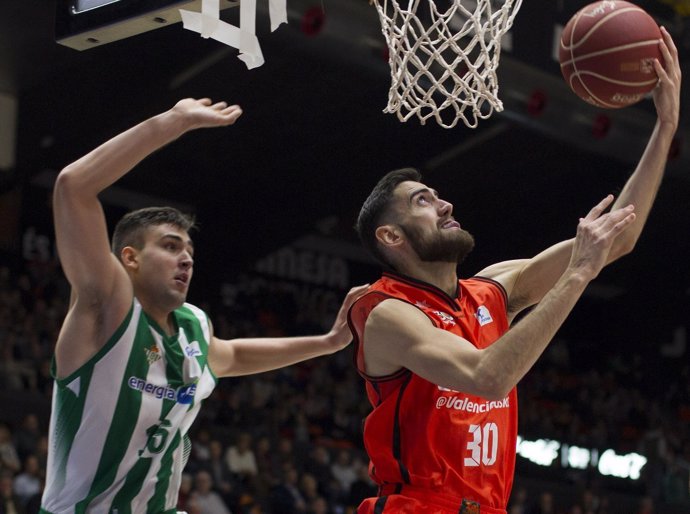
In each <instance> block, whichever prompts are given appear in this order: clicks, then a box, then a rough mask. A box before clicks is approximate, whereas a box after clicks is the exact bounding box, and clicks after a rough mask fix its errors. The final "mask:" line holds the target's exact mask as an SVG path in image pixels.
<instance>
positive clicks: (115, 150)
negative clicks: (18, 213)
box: [53, 99, 242, 294]
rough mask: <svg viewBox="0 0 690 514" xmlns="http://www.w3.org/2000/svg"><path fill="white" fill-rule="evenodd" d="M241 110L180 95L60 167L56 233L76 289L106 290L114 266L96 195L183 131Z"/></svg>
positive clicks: (228, 120)
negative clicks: (160, 110)
mask: <svg viewBox="0 0 690 514" xmlns="http://www.w3.org/2000/svg"><path fill="white" fill-rule="evenodd" d="M241 113H242V111H241V110H240V108H239V107H238V106H230V107H228V106H227V104H225V103H224V102H220V103H217V104H211V101H210V100H208V99H203V100H193V99H185V100H181V101H180V102H178V103H177V105H175V107H173V108H172V109H171V110H169V111H166V112H164V113H162V114H159V115H158V116H154V117H152V118H150V119H148V120H146V121H144V122H142V123H140V124H138V125H136V126H135V127H132V128H131V129H129V130H127V131H125V132H123V133H121V134H119V135H118V136H115V137H114V138H112V139H110V140H109V141H107V142H106V143H104V144H103V145H101V146H99V147H98V148H96V149H95V150H93V151H92V152H90V153H88V154H87V155H85V156H84V157H82V158H80V159H79V160H77V161H76V162H74V163H72V164H70V165H69V166H67V167H66V168H65V169H63V170H62V172H61V173H60V174H59V175H58V179H57V182H56V184H55V190H54V205H53V210H54V221H55V229H56V238H57V244H58V251H59V253H60V257H61V263H62V266H63V269H64V272H65V274H66V276H67V279H68V280H69V282H70V284H71V285H72V287H73V288H75V289H76V290H77V292H79V291H80V290H82V289H86V288H88V289H90V290H93V291H94V292H95V293H97V294H102V293H106V292H107V291H108V290H109V289H110V288H111V287H112V285H113V284H112V280H113V273H115V271H116V266H115V265H116V261H115V260H113V259H112V257H111V255H110V249H109V244H108V235H107V229H106V225H105V219H104V216H103V212H102V209H101V207H100V204H99V201H98V198H97V195H98V194H99V193H100V192H101V191H103V190H104V189H105V188H107V187H108V186H110V185H111V184H113V183H114V182H115V181H117V180H118V179H119V178H121V177H122V176H123V175H125V174H126V173H127V172H129V171H130V170H131V169H132V168H133V167H134V166H135V165H136V164H137V163H139V162H140V161H141V160H142V159H144V158H145V157H147V156H148V155H150V154H151V153H153V152H154V151H156V150H158V149H159V148H161V147H163V146H164V145H166V144H167V143H169V142H171V141H173V140H175V139H177V138H178V137H179V136H181V135H182V134H184V133H185V132H187V131H189V130H192V129H195V128H200V127H213V126H222V125H230V124H232V123H234V122H235V121H236V120H237V118H238V117H239V116H240V114H241Z"/></svg>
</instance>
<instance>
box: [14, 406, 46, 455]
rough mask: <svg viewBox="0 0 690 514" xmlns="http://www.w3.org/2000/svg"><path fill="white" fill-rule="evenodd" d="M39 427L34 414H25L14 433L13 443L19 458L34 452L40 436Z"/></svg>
mask: <svg viewBox="0 0 690 514" xmlns="http://www.w3.org/2000/svg"><path fill="white" fill-rule="evenodd" d="M41 434H42V433H41V427H40V424H39V422H38V416H36V414H27V415H26V416H24V419H23V420H22V423H21V425H20V427H19V430H17V433H16V434H14V445H15V448H16V449H17V455H18V456H19V459H20V460H21V461H23V460H24V459H25V458H26V457H27V456H28V455H30V454H35V453H36V449H37V446H38V441H39V439H40V438H41Z"/></svg>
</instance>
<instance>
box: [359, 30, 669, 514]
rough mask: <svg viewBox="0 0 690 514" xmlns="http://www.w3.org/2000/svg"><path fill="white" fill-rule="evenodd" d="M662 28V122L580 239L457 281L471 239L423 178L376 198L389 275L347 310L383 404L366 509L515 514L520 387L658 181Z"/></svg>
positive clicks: (372, 225) (364, 219)
mask: <svg viewBox="0 0 690 514" xmlns="http://www.w3.org/2000/svg"><path fill="white" fill-rule="evenodd" d="M662 33H663V41H662V42H660V46H661V49H662V54H663V56H664V60H665V63H666V65H665V68H664V67H662V66H661V65H660V63H659V62H655V68H656V72H657V74H658V76H659V87H657V88H656V90H655V91H654V95H653V96H654V104H655V107H656V111H657V117H658V118H657V122H656V125H655V127H654V131H653V133H652V135H651V138H650V140H649V142H648V144H647V147H646V149H645V152H644V154H643V156H642V158H641V160H640V162H639V164H638V166H637V168H636V170H635V171H634V172H633V174H632V175H631V177H630V178H629V179H628V182H627V184H626V185H625V187H624V189H623V191H622V193H621V194H620V196H619V197H618V199H617V200H616V201H615V202H614V201H613V200H614V199H613V197H612V196H610V195H609V196H607V197H606V198H604V199H603V200H602V201H601V202H600V203H599V204H597V205H596V206H594V207H593V208H592V210H591V211H590V212H589V213H588V214H587V215H586V216H584V217H583V218H581V219H580V221H579V224H578V226H577V232H576V236H575V237H574V238H573V239H570V240H567V241H562V242H560V243H558V244H556V245H554V246H551V247H550V248H547V249H546V250H544V251H543V252H541V253H539V254H538V255H536V256H535V257H533V258H531V259H524V260H513V261H507V262H502V263H498V264H495V265H493V266H489V267H487V268H485V269H484V270H482V271H481V272H480V273H478V274H477V276H475V277H473V278H470V279H468V280H458V276H457V265H458V263H459V262H461V261H462V259H463V257H464V256H465V255H467V253H468V252H469V251H470V250H471V249H472V247H473V245H474V241H473V238H472V236H471V235H470V234H469V233H468V232H467V231H465V230H464V229H463V228H462V227H461V226H460V224H459V223H458V222H457V221H456V220H455V218H454V217H453V206H452V205H451V204H450V203H448V202H447V201H444V200H442V199H441V198H439V196H438V194H437V192H436V191H434V190H433V189H430V188H429V187H427V186H426V185H425V184H423V183H421V182H420V180H421V176H420V175H419V174H418V172H417V171H416V170H412V169H403V170H397V171H394V172H391V173H389V174H388V175H386V176H385V177H384V178H383V179H382V180H381V181H380V182H379V183H378V184H377V185H376V187H375V188H374V190H373V191H372V193H371V195H370V196H369V198H368V199H367V200H366V201H365V203H364V205H363V207H362V209H361V211H360V214H359V218H358V220H357V229H358V232H359V234H360V237H361V239H362V242H363V244H364V246H365V247H366V248H367V249H368V250H370V251H371V252H372V253H373V254H374V256H375V257H377V259H378V260H379V261H381V263H383V264H384V265H385V266H386V267H387V268H389V269H390V270H391V271H388V272H385V273H384V274H383V277H382V278H381V279H380V280H379V281H377V282H376V283H375V284H373V285H372V286H371V288H370V290H369V291H368V292H367V293H366V294H365V295H364V296H363V297H362V298H360V299H359V300H357V301H356V302H355V304H354V305H353V306H352V308H351V309H350V312H349V323H350V328H351V329H352V331H353V333H354V334H355V345H356V346H355V351H356V365H357V368H358V370H359V372H360V374H361V375H362V376H363V377H364V378H365V381H366V390H367V394H368V396H369V400H370V402H371V404H372V406H373V410H372V412H371V413H370V414H369V416H368V417H367V419H366V422H365V426H364V443H365V446H366V449H367V452H368V454H369V457H370V460H371V464H370V474H371V476H372V478H373V479H374V481H375V482H376V483H377V484H378V485H379V495H378V497H376V498H369V499H366V500H365V501H364V502H363V503H362V504H361V505H360V507H359V509H358V513H359V514H374V513H376V514H389V513H391V514H392V513H414V514H432V513H433V514H446V513H447V514H451V513H452V514H458V513H461V514H469V513H472V514H474V513H481V514H505V513H506V506H507V503H508V498H509V495H510V490H511V487H512V482H513V475H514V470H515V449H516V437H517V395H516V389H515V387H516V384H517V383H518V381H519V380H520V379H521V378H522V377H523V376H524V375H525V373H527V371H528V370H529V369H530V368H531V367H532V365H533V364H534V362H535V361H536V360H537V358H538V357H539V355H540V354H541V353H542V352H543V351H544V349H545V348H546V346H547V345H548V344H549V342H550V341H551V339H552V338H553V336H554V334H555V333H556V331H557V330H558V328H559V327H560V326H561V324H562V323H563V321H564V320H565V319H566V317H567V316H568V314H569V313H570V311H571V310H572V308H573V306H574V305H575V303H576V301H577V300H578V299H579V297H580V295H581V294H582V292H583V291H584V289H585V287H586V286H587V284H588V283H589V282H590V281H591V280H592V279H594V278H595V277H596V276H597V274H598V273H599V272H600V271H601V269H602V268H603V267H604V266H605V265H607V264H608V263H610V262H612V261H614V260H616V259H618V258H619V257H621V256H623V255H625V254H627V253H629V252H630V251H631V250H632V249H633V247H634V246H635V243H636V241H637V240H638V238H639V236H640V233H641V231H642V227H643V225H644V223H645V221H646V219H647V216H648V214H649V211H650V209H651V206H652V203H653V200H654V198H655V196H656V192H657V190H658V188H659V184H660V182H661V178H662V175H663V172H664V168H665V164H666V156H667V154H668V150H669V148H670V145H671V141H672V138H673V135H674V133H675V131H676V128H677V125H678V117H679V103H680V81H681V74H680V67H679V63H678V53H677V51H676V48H675V46H674V44H673V41H672V40H671V37H670V36H669V34H668V32H666V31H665V30H662ZM609 207H611V209H610V210H609V211H608V212H607V209H608V208H609ZM535 304H536V306H535V307H534V309H533V310H532V311H531V312H530V313H528V314H526V315H525V316H524V317H523V318H522V319H521V320H520V322H518V323H516V324H515V325H514V326H512V327H511V322H512V321H513V320H514V319H515V317H516V316H517V315H518V314H519V313H520V312H521V311H522V310H524V309H526V308H527V307H531V306H533V305H535Z"/></svg>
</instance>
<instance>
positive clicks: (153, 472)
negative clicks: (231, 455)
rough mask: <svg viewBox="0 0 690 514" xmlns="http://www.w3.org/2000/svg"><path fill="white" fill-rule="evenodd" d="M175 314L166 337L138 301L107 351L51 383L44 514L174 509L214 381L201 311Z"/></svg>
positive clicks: (206, 323) (123, 513)
mask: <svg viewBox="0 0 690 514" xmlns="http://www.w3.org/2000/svg"><path fill="white" fill-rule="evenodd" d="M173 314H174V316H175V320H176V322H177V326H178V327H179V329H178V333H177V334H176V335H174V336H166V335H164V333H163V331H162V330H161V329H160V327H158V325H157V324H156V323H155V322H154V321H153V320H151V319H149V318H148V317H147V315H146V314H145V313H144V312H143V310H142V308H141V304H140V303H139V301H138V300H136V299H135V300H134V302H133V305H132V308H131V310H130V312H129V313H128V315H127V317H126V319H125V320H124V321H123V323H122V325H120V327H119V328H118V329H117V331H116V332H115V334H114V335H113V336H112V337H111V338H110V340H109V341H108V342H107V344H106V345H105V346H104V347H103V348H102V349H101V350H100V351H99V352H98V353H97V354H96V355H95V356H94V357H93V358H92V359H91V360H89V361H88V362H87V363H86V364H85V365H84V366H82V367H81V368H80V369H79V370H77V371H76V372H74V373H73V374H72V375H70V376H68V377H66V378H63V379H56V380H55V387H54V390H53V405H52V413H51V418H50V433H49V439H50V440H49V444H50V451H49V454H48V469H47V477H46V485H45V491H44V493H43V501H42V508H41V513H42V514H72V513H74V514H78V513H99V514H100V513H103V514H105V513H117V514H128V513H137V514H138V513H152V514H154V513H155V514H161V513H169V512H171V513H174V512H175V506H176V504H177V494H178V489H179V485H180V478H181V475H182V469H183V468H184V465H185V464H186V462H187V457H188V456H189V451H190V448H191V445H190V442H189V437H188V436H187V432H188V431H189V428H190V425H191V424H192V422H193V421H194V418H195V417H196V415H197V413H198V412H199V408H200V406H201V402H202V400H203V399H204V398H206V397H208V396H209V395H210V394H211V391H212V390H213V388H214V387H215V384H216V382H217V379H216V377H215V375H213V373H212V372H211V370H210V368H209V366H208V364H207V356H208V346H209V342H210V324H209V321H208V318H207V316H206V314H205V313H204V312H203V311H202V310H201V309H199V308H197V307H195V306H193V305H190V304H184V305H183V306H182V307H180V308H179V309H177V310H175V311H174V313H173Z"/></svg>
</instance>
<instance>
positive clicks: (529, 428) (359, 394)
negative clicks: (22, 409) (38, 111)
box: [0, 263, 690, 514]
mask: <svg viewBox="0 0 690 514" xmlns="http://www.w3.org/2000/svg"><path fill="white" fill-rule="evenodd" d="M268 293H270V294H266V295H256V296H253V297H246V298H239V299H238V301H237V303H236V304H235V305H234V306H230V307H228V306H222V307H218V306H212V305H203V307H204V308H205V309H206V310H207V311H208V312H209V313H210V314H211V318H212V319H213V320H214V325H215V330H216V333H217V334H218V336H219V337H224V338H229V337H235V336H262V335H290V334H291V333H305V330H309V329H310V328H314V327H305V326H299V325H298V324H296V323H295V322H294V319H295V308H294V305H293V306H292V307H290V298H289V297H288V296H282V297H281V296H279V295H276V294H275V291H268ZM68 299H69V289H68V286H67V283H66V282H65V280H64V278H63V277H62V275H61V273H60V272H59V269H58V268H57V267H56V265H54V264H52V265H51V264H49V263H47V264H42V265H36V266H32V265H28V266H24V267H22V268H21V269H10V267H8V266H3V267H0V389H1V390H2V391H3V392H4V393H5V394H12V393H13V392H17V393H18V394H19V393H21V394H25V395H29V396H30V395H33V396H36V397H41V398H44V399H45V398H49V397H50V394H51V390H52V379H51V377H50V359H51V356H52V350H53V345H54V342H55V340H56V335H57V332H58V330H59V327H60V323H61V321H62V319H63V318H64V315H65V313H66V309H67V303H68ZM681 328H682V327H681ZM650 348H654V347H650ZM596 351H597V349H596V347H595V346H593V345H587V344H584V343H583V344H576V345H574V344H570V343H566V342H565V341H562V340H557V341H555V342H554V343H553V344H552V346H551V347H550V349H549V351H548V353H547V354H546V355H545V356H544V358H543V359H542V360H541V361H540V362H539V363H538V365H537V366H536V367H535V368H534V369H533V370H532V371H531V372H530V373H529V374H528V375H527V377H525V379H524V380H523V382H522V383H521V385H520V386H519V388H518V390H519V395H520V434H521V435H522V436H523V437H526V438H533V439H538V438H550V439H556V440H559V441H563V442H567V443H568V444H571V445H579V446H582V447H586V448H598V449H604V448H612V449H614V450H616V451H617V452H618V453H627V452H633V451H635V452H638V453H641V454H642V455H644V456H645V457H646V458H647V459H648V462H647V465H646V466H645V467H644V468H643V475H642V477H641V478H640V480H639V481H638V483H637V484H638V485H637V486H636V488H635V489H634V490H632V493H631V494H632V495H633V497H634V501H635V510H634V511H620V510H616V509H617V505H618V503H616V502H615V501H614V497H615V495H614V494H612V493H610V491H609V490H607V489H606V484H603V483H602V482H600V481H597V479H596V478H595V477H594V473H593V472H592V471H591V470H589V471H587V470H577V471H574V470H565V469H560V470H558V471H557V472H556V471H554V470H551V472H550V476H549V479H550V480H551V481H553V480H556V481H557V482H559V483H560V487H559V486H557V485H554V487H553V488H552V487H551V486H550V484H551V483H552V482H549V481H548V480H546V479H542V480H541V481H539V480H536V481H531V482H525V481H522V480H521V478H522V475H523V473H524V474H526V475H528V474H529V472H530V470H529V469H527V470H525V469H521V468H520V466H519V467H518V473H517V480H516V486H515V488H514V492H513V497H512V499H511V505H510V514H618V513H619V512H620V513H621V514H652V513H660V512H670V510H665V507H664V506H675V507H674V508H678V509H680V510H677V512H690V493H689V487H690V478H689V477H690V474H689V471H690V366H689V365H688V363H687V358H686V356H685V354H684V353H683V357H682V358H678V357H673V356H659V355H656V356H651V357H650V356H648V355H645V354H638V353H634V352H628V353H626V354H604V353H602V354H600V355H599V354H597V355H596V358H593V352H596ZM583 370H584V371H583ZM650 377H653V378H654V379H653V380H650ZM659 377H663V379H659ZM368 410H369V407H368V403H367V401H366V398H365V396H364V394H363V385H362V382H361V379H360V378H359V377H358V376H357V374H356V373H355V371H354V370H353V367H352V365H351V361H350V352H349V350H345V351H342V352H340V353H338V354H336V355H332V356H329V357H324V358H319V359H315V360H312V361H308V362H305V363H302V364H300V365H296V366H292V367H289V368H286V369H282V370H278V371H274V372H270V373H264V374H260V375H254V376H251V377H241V378H236V379H224V380H221V381H220V383H219V385H218V387H217V388H216V390H215V392H214V393H213V395H212V396H211V397H210V398H209V399H208V400H207V402H206V403H205V404H204V407H203V408H202V410H201V413H200V415H199V418H198V419H197V421H196V422H195V424H194V427H193V429H192V432H191V435H192V454H191V456H190V460H189V463H188V465H187V467H186V470H185V474H184V477H183V483H182V489H181V492H180V498H179V506H178V507H179V510H182V511H186V512H188V513H189V514H195V513H198V514H224V513H229V512H230V513H233V514H238V513H252V514H260V513H263V514H293V513H296V514H301V513H305V514H307V513H309V514H345V513H353V512H354V511H355V510H356V506H357V505H358V503H359V502H360V501H361V499H362V498H365V497H367V496H370V495H374V494H375V492H376V489H375V487H374V485H373V483H372V482H371V481H370V479H369V478H368V474H367V459H366V454H365V453H364V451H363V448H362V441H361V423H362V419H363V418H364V417H365V416H366V414H367V412H368ZM15 416H16V413H13V412H7V411H6V410H5V409H3V411H0V514H4V513H13V514H29V513H36V512H38V507H39V502H40V493H41V490H42V487H43V478H44V472H45V467H46V454H47V437H46V433H47V425H46V423H47V419H48V413H47V412H30V413H25V414H24V415H22V416H21V417H20V418H19V419H16V418H15ZM555 466H556V467H557V466H558V464H555ZM553 483H556V482H553ZM564 488H565V490H569V491H571V494H569V495H563V494H560V493H559V491H561V490H562V489H564ZM572 491H576V492H577V493H576V494H572ZM673 512H676V511H673Z"/></svg>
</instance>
